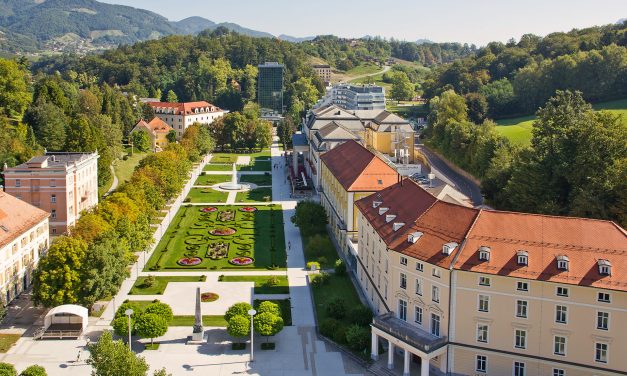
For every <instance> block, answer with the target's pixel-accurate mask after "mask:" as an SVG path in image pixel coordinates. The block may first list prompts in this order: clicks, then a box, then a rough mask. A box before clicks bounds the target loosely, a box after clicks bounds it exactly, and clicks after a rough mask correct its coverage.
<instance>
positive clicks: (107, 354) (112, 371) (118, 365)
mask: <svg viewBox="0 0 627 376" xmlns="http://www.w3.org/2000/svg"><path fill="white" fill-rule="evenodd" d="M89 354H90V355H89V359H88V360H87V363H88V364H90V365H91V366H92V367H93V371H92V375H93V376H121V375H124V376H146V373H147V372H148V363H146V361H145V360H144V358H142V357H140V356H138V355H135V354H134V353H133V352H132V351H131V350H130V349H129V348H128V346H127V345H125V344H124V343H123V342H122V341H114V340H113V337H112V336H111V332H108V331H105V332H104V333H103V334H102V336H100V339H99V340H98V342H96V343H93V344H90V345H89Z"/></svg>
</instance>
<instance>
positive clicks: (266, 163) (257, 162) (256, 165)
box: [237, 157, 272, 171]
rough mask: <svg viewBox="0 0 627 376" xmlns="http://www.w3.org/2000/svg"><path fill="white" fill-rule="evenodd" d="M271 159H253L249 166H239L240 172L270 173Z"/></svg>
mask: <svg viewBox="0 0 627 376" xmlns="http://www.w3.org/2000/svg"><path fill="white" fill-rule="evenodd" d="M271 164H272V163H271V161H270V159H267V158H265V157H261V158H254V159H251V164H249V165H238V166H237V170H238V171H270V170H272V166H271Z"/></svg>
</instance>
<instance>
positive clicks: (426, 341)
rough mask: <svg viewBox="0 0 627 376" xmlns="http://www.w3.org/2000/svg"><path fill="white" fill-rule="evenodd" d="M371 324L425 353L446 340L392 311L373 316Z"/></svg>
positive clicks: (442, 344)
mask: <svg viewBox="0 0 627 376" xmlns="http://www.w3.org/2000/svg"><path fill="white" fill-rule="evenodd" d="M371 325H372V326H373V327H375V328H377V329H379V330H382V331H384V332H385V333H387V334H389V335H391V336H393V337H395V338H397V339H399V340H401V341H403V342H405V343H406V344H408V345H410V346H413V347H415V348H417V349H418V350H420V351H422V352H424V353H426V354H429V353H431V352H433V351H435V350H437V349H439V348H440V347H442V346H444V345H446V343H447V342H448V339H447V337H436V336H434V335H431V333H429V332H426V331H424V330H422V329H420V328H417V327H415V326H413V325H411V324H409V323H407V322H406V321H403V320H401V319H399V318H397V317H396V316H394V313H393V312H388V313H386V314H384V315H381V316H377V317H375V318H374V319H373V320H372V324H371Z"/></svg>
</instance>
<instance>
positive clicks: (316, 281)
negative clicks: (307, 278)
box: [311, 272, 330, 288]
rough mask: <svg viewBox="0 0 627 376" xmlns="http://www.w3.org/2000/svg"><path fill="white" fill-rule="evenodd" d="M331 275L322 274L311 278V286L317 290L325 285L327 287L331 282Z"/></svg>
mask: <svg viewBox="0 0 627 376" xmlns="http://www.w3.org/2000/svg"><path fill="white" fill-rule="evenodd" d="M329 278H330V276H329V273H327V272H322V273H320V274H315V275H312V276H311V285H312V286H313V287H315V288H319V287H321V286H323V285H326V284H327V283H328V282H329Z"/></svg>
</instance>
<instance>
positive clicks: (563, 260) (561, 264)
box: [557, 255, 569, 271]
mask: <svg viewBox="0 0 627 376" xmlns="http://www.w3.org/2000/svg"><path fill="white" fill-rule="evenodd" d="M568 261H569V260H568V256H564V255H560V256H557V269H559V270H564V271H568Z"/></svg>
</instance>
